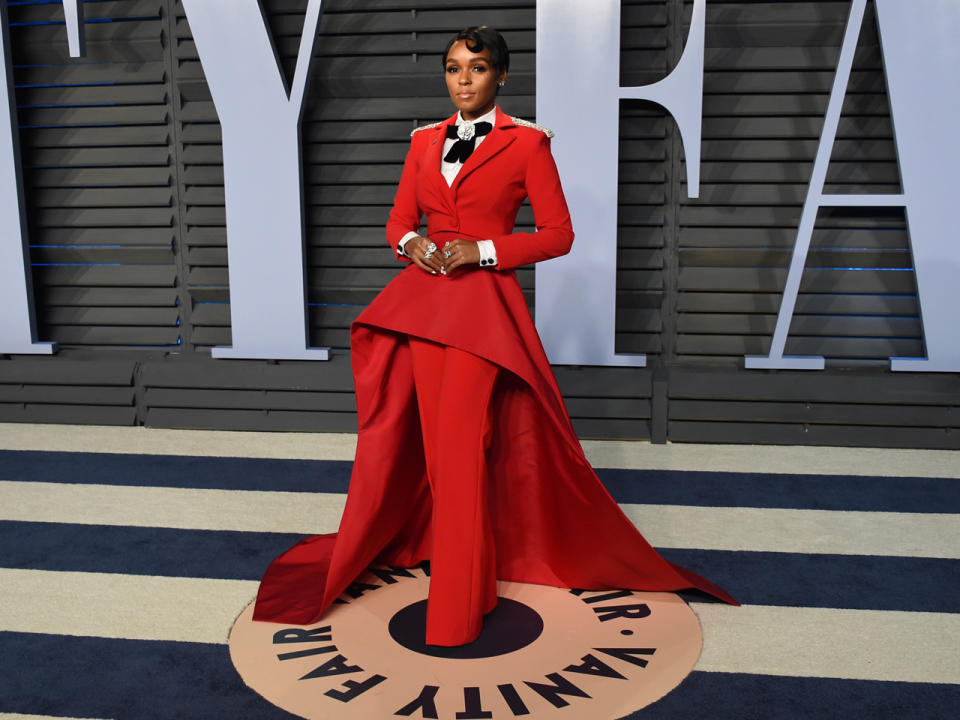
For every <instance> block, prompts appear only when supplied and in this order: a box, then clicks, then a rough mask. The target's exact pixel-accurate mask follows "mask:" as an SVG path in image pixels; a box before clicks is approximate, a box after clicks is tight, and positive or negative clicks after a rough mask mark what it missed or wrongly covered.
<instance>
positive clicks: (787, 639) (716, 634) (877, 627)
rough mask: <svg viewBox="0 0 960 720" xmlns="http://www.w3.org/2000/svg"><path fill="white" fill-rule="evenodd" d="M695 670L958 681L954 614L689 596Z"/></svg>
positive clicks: (958, 627) (959, 620)
mask: <svg viewBox="0 0 960 720" xmlns="http://www.w3.org/2000/svg"><path fill="white" fill-rule="evenodd" d="M692 607H693V609H694V610H695V612H696V613H697V615H698V616H699V617H700V624H701V627H702V630H703V653H702V654H701V656H700V661H699V662H698V663H697V670H706V671H713V672H739V673H755V674H759V675H789V676H795V677H830V678H843V679H849V680H893V681H901V682H918V683H920V682H922V683H950V684H953V685H957V684H960V652H957V648H958V647H960V615H958V614H951V613H930V612H899V611H888V610H845V609H832V608H793V607H780V606H766V605H744V606H741V607H730V606H722V605H720V604H712V603H711V604H707V603H693V604H692Z"/></svg>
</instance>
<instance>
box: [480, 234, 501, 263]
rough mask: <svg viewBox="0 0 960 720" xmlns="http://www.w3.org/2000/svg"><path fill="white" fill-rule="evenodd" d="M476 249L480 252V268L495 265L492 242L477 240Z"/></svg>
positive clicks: (494, 248) (495, 252) (495, 249)
mask: <svg viewBox="0 0 960 720" xmlns="http://www.w3.org/2000/svg"><path fill="white" fill-rule="evenodd" d="M477 248H478V249H479V250H480V266H481V267H491V266H493V265H496V264H497V248H496V246H495V245H494V244H493V240H477Z"/></svg>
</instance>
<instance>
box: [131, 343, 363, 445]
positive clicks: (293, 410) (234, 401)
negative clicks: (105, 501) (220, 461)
mask: <svg viewBox="0 0 960 720" xmlns="http://www.w3.org/2000/svg"><path fill="white" fill-rule="evenodd" d="M319 370H320V368H318V366H317V363H312V362H296V361H288V362H277V363H262V362H256V361H240V360H235V361H230V362H226V363H219V364H218V365H217V372H216V373H213V372H211V365H210V362H209V360H208V359H207V360H205V359H203V358H202V357H197V358H195V359H194V360H193V361H190V360H187V359H177V358H170V359H168V360H166V361H162V362H154V363H147V364H144V365H143V367H142V371H141V378H140V380H141V383H142V386H143V392H144V400H143V402H144V412H145V417H144V420H145V422H146V424H147V425H154V426H159V427H186V428H209V429H230V430H300V431H324V432H354V431H356V425H357V420H356V404H355V402H354V399H353V392H352V391H353V382H352V378H351V375H350V357H349V354H347V353H335V354H334V355H333V357H332V359H331V360H330V362H327V363H323V367H322V372H320V371H319Z"/></svg>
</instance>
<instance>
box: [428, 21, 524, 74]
mask: <svg viewBox="0 0 960 720" xmlns="http://www.w3.org/2000/svg"><path fill="white" fill-rule="evenodd" d="M459 40H466V42H467V50H469V51H470V52H474V53H478V52H481V51H482V50H483V49H484V48H490V64H491V65H493V69H494V70H496V71H497V73H498V74H500V73H505V72H507V71H508V70H509V69H510V50H509V48H508V47H507V41H506V40H504V39H503V35H501V34H500V33H498V32H497V31H496V30H494V29H493V28H491V27H487V26H486V25H474V26H473V27H468V28H464V29H463V30H461V31H460V32H458V33H457V34H456V35H454V36H453V37H452V38H450V42H448V43H447V47H445V48H444V49H443V60H442V62H443V66H444V67H446V66H447V55H448V54H449V53H450V48H452V47H453V45H454V43H456V42H458V41H459Z"/></svg>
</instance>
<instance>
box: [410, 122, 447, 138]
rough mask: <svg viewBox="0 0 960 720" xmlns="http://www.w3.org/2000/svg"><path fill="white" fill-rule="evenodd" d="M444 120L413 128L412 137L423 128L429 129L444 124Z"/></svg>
mask: <svg viewBox="0 0 960 720" xmlns="http://www.w3.org/2000/svg"><path fill="white" fill-rule="evenodd" d="M443 122H444V121H443V120H441V121H440V122H435V123H430V124H429V125H421V126H420V127H418V128H414V129H413V130H411V131H410V137H413V136H414V135H415V134H416V133H418V132H420V131H421V130H429V129H430V128H435V127H437V126H438V125H443Z"/></svg>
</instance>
